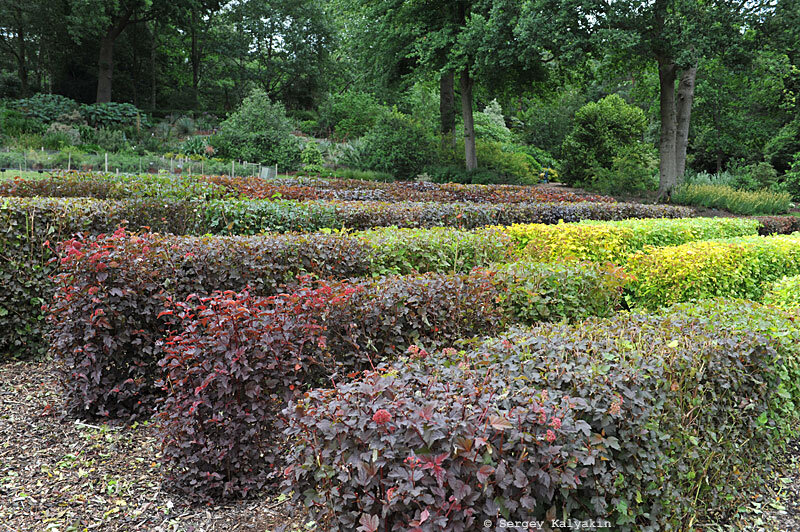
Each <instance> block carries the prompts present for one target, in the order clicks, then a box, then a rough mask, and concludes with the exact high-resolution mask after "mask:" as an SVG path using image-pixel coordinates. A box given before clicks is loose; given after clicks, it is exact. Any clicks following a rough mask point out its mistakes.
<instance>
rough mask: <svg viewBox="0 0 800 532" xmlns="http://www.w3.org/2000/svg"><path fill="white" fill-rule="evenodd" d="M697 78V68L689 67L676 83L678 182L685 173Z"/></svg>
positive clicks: (676, 164) (676, 163)
mask: <svg viewBox="0 0 800 532" xmlns="http://www.w3.org/2000/svg"><path fill="white" fill-rule="evenodd" d="M696 78H697V67H696V66H694V65H693V66H691V67H689V68H687V69H686V70H684V71H683V72H681V78H680V82H679V83H678V99H677V101H676V102H675V120H676V132H675V136H676V138H675V150H676V152H675V166H676V170H677V172H676V177H677V179H678V181H681V180H683V174H684V172H685V171H686V149H687V147H688V146H689V122H690V121H691V118H692V102H693V101H694V82H695V79H696Z"/></svg>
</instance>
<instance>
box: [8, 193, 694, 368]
mask: <svg viewBox="0 0 800 532" xmlns="http://www.w3.org/2000/svg"><path fill="white" fill-rule="evenodd" d="M351 207H352V210H349V209H351ZM373 207H374V208H375V209H376V210H375V211H374V212H373V211H371V210H370V209H372V208H373ZM606 208H610V209H612V210H606ZM470 209H472V210H470ZM514 209H517V210H516V211H514ZM641 209H644V211H642V210H641ZM653 209H654V208H652V207H645V206H635V205H628V204H614V205H611V206H608V205H605V204H590V203H581V204H562V205H559V204H530V205H525V204H520V205H516V206H495V205H477V204H474V205H471V206H470V205H466V204H464V205H438V204H436V205H427V204H426V205H424V206H421V205H420V204H414V205H413V206H409V205H405V204H380V205H371V204H368V203H358V204H339V205H335V204H333V203H326V202H306V203H297V202H264V201H242V202H240V201H210V202H187V201H180V200H173V199H169V198H164V199H157V198H145V199H135V200H124V201H123V200H96V199H86V198H72V199H66V198H65V199H54V198H29V199H19V198H0V282H2V283H3V285H4V286H5V287H6V288H7V289H6V290H4V291H3V293H2V294H0V329H2V330H3V331H4V334H3V335H2V337H0V352H2V353H4V354H6V355H12V356H22V355H31V354H38V353H42V352H43V351H44V350H45V349H46V346H45V344H44V342H43V341H42V336H43V335H42V333H43V315H42V313H41V311H40V310H39V307H40V306H41V305H42V303H44V302H46V301H49V300H50V296H51V294H52V286H51V284H50V283H49V282H48V276H49V275H50V274H51V273H52V272H53V271H54V265H53V264H51V263H49V262H48V261H49V260H50V259H52V258H53V257H54V252H53V250H52V249H51V247H48V246H46V245H45V243H51V244H55V243H56V242H59V241H64V240H67V239H69V238H71V237H72V235H74V234H79V233H80V234H84V235H93V234H100V233H109V232H113V231H114V230H115V229H116V228H117V227H119V226H121V225H122V226H127V227H129V228H131V229H134V230H138V229H140V228H143V227H147V228H148V230H152V231H158V232H164V233H175V234H204V233H209V232H210V233H222V234H231V233H244V234H248V233H256V232H260V231H263V230H266V229H272V230H275V231H289V230H292V229H299V230H302V231H314V230H317V229H320V228H325V227H333V226H336V225H337V224H345V225H348V224H349V225H351V226H355V227H367V226H370V227H371V225H372V224H374V223H376V221H377V222H379V223H390V222H393V221H394V222H400V223H403V224H406V225H418V224H422V225H429V224H436V223H452V224H455V225H460V226H462V227H470V226H477V225H483V224H484V223H492V224H496V223H513V222H515V221H520V219H518V218H516V217H517V216H522V217H523V218H522V219H527V220H538V221H542V222H557V221H558V220H559V219H568V220H569V219H579V218H580V217H585V216H603V217H623V216H632V215H647V214H651V215H667V216H672V215H676V216H677V215H680V214H681V213H679V212H677V211H675V209H672V208H666V210H664V211H663V212H662V211H660V210H658V209H655V210H653ZM368 224H369V225H368ZM434 231H436V230H434ZM388 232H389V233H394V230H388ZM445 233H446V232H445ZM396 234H397V235H402V236H403V237H404V238H407V237H410V236H413V238H415V239H417V238H423V235H424V233H414V232H411V233H409V232H397V233H396ZM441 234H443V233H441V232H439V233H436V232H434V233H431V235H432V236H430V238H432V239H433V240H437V239H438V243H439V244H445V242H443V241H442V240H441V239H439V238H438V237H437V236H435V235H441ZM454 234H455V233H453V235H454ZM495 234H497V235H498V236H497V237H496V238H498V239H499V241H498V242H497V246H498V247H499V246H504V245H505V243H506V241H507V240H508V239H507V238H504V237H503V236H502V234H500V233H495ZM375 238H380V237H378V236H376V237H375ZM459 238H462V237H459ZM463 238H466V239H469V238H471V237H469V236H465V237H463ZM481 238H482V237H481ZM393 240H394V241H395V242H396V243H399V239H397V238H394V239H393ZM487 242H488V240H487ZM411 244H412V243H410V242H409V243H408V245H411ZM454 246H455V248H454V249H453V252H457V253H463V252H464V247H463V246H461V245H460V244H458V245H454ZM487 246H489V244H487ZM489 247H490V246H489ZM395 251H396V249H395V248H392V249H386V250H385V252H386V253H394V252H395ZM437 253H441V252H438V251H436V250H431V257H430V261H432V262H433V263H437V264H439V263H441V260H439V259H437V258H436V257H435V255H436V254H437ZM462 256H467V257H468V255H462ZM386 260H389V258H388V257H387V259H386ZM392 260H394V261H395V262H396V265H395V266H394V267H393V268H395V269H394V270H392V271H395V272H409V271H411V269H413V268H414V266H413V265H412V266H411V267H410V268H404V267H402V262H403V261H404V260H405V259H403V258H402V257H401V256H396V257H395V258H394V259H392ZM433 268H434V269H438V268H439V266H435V267H433ZM456 269H457V270H459V271H461V269H462V268H461V267H459V266H457V265H456ZM225 288H228V287H225Z"/></svg>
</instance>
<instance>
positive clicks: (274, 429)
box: [159, 264, 621, 498]
mask: <svg viewBox="0 0 800 532" xmlns="http://www.w3.org/2000/svg"><path fill="white" fill-rule="evenodd" d="M516 273H519V272H516ZM525 274H526V275H525V277H524V280H522V281H521V282H520V279H519V278H517V277H513V276H508V275H507V274H503V273H496V272H492V271H486V270H476V271H474V272H472V273H471V274H469V275H433V274H429V275H425V276H411V277H401V278H383V279H381V280H379V281H372V282H362V283H356V284H353V283H334V284H328V283H320V284H318V285H301V286H300V287H299V288H298V290H297V291H295V292H294V293H291V294H280V295H278V296H275V297H273V298H269V299H263V298H261V299H259V298H254V297H252V296H250V295H249V294H236V293H232V292H227V293H218V294H215V295H214V296H212V297H209V298H202V299H200V300H199V301H189V302H187V303H184V304H179V305H177V309H178V311H179V318H180V323H179V327H178V328H177V330H178V334H177V335H175V336H172V337H171V338H169V339H168V340H167V344H166V348H165V351H166V357H165V358H164V360H162V361H161V362H160V363H159V364H160V365H161V366H163V367H164V368H165V370H166V379H165V383H166V384H165V391H166V398H165V402H164V408H163V412H162V414H161V420H162V423H161V430H162V434H163V436H164V439H165V446H164V461H165V464H166V466H167V469H168V470H169V472H170V478H171V480H172V482H173V483H174V484H175V485H176V486H177V487H179V488H180V489H182V490H184V491H186V492H187V493H188V494H189V495H191V496H194V497H200V498H209V497H218V496H231V495H246V494H247V493H248V492H249V491H250V490H252V489H259V488H262V487H264V486H265V485H266V484H267V482H268V481H269V480H270V479H274V478H275V477H276V475H277V476H278V477H279V475H280V472H281V471H282V470H283V469H282V468H281V467H277V466H279V465H280V457H279V456H278V454H277V453H278V451H279V450H281V449H283V448H284V447H285V446H284V445H283V444H282V442H281V441H280V426H281V424H282V422H281V420H280V419H279V418H278V412H279V410H280V408H281V405H285V402H286V401H287V400H288V399H289V398H291V397H293V396H295V395H296V394H299V393H300V392H301V391H302V390H305V389H307V388H308V387H309V386H310V385H312V384H313V383H322V384H323V385H326V384H328V383H329V382H330V379H334V380H335V381H336V382H344V381H345V380H346V379H347V375H348V374H351V373H350V372H353V371H359V370H364V369H369V368H372V369H374V368H375V367H377V366H379V365H381V364H383V363H387V362H389V361H391V360H394V359H396V358H398V357H399V356H401V355H402V354H404V353H406V352H407V351H409V352H410V353H412V354H413V355H414V356H426V353H427V351H426V349H428V350H431V349H436V348H439V347H444V346H449V345H453V344H455V343H456V342H457V341H459V339H461V338H470V337H473V336H475V335H486V334H491V333H493V332H496V331H498V330H499V329H500V328H502V327H504V326H505V325H506V324H507V323H508V322H518V321H522V322H531V321H538V320H540V319H544V318H549V319H554V318H578V317H583V316H586V315H587V313H589V312H597V313H599V314H601V315H610V314H611V313H612V312H614V310H615V309H616V308H618V305H619V303H620V294H621V291H620V289H619V286H620V279H619V276H618V272H616V271H614V270H606V269H602V268H600V267H598V266H596V265H578V264H573V265H569V266H564V265H562V266H559V267H556V268H550V267H547V266H543V265H529V266H528V269H527V270H526V271H525ZM534 285H541V286H550V287H555V286H557V285H562V286H564V287H565V288H566V289H567V291H569V292H571V293H572V294H586V295H585V296H583V297H584V299H585V300H586V301H589V302H591V308H590V309H588V308H586V306H585V305H582V304H581V301H577V300H573V299H571V298H563V305H561V306H558V305H553V306H552V308H551V310H550V312H549V313H548V314H547V315H542V314H539V313H537V312H535V311H534V312H531V309H532V308H534V307H535V306H536V303H538V302H539V301H531V302H527V301H524V294H526V293H528V294H530V292H529V288H530V287H531V286H534ZM509 290H510V291H513V292H514V293H515V294H516V296H517V297H511V298H505V297H504V294H505V293H507V291H509ZM549 293H550V297H551V298H553V301H555V300H556V299H559V298H561V294H560V293H559V292H556V291H555V290H551V291H550V292H549ZM519 296H522V297H519ZM536 297H537V296H535V295H534V296H533V297H532V298H531V299H532V300H535V299H536ZM420 346H424V348H423V347H420Z"/></svg>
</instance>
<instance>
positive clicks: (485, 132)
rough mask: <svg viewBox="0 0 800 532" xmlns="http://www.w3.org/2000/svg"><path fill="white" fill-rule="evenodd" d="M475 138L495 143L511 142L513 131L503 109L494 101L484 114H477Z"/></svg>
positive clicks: (475, 118)
mask: <svg viewBox="0 0 800 532" xmlns="http://www.w3.org/2000/svg"><path fill="white" fill-rule="evenodd" d="M474 120H475V137H476V138H478V139H482V140H491V141H495V142H511V139H512V134H511V130H510V129H508V126H506V121H505V118H503V108H502V107H500V104H499V103H498V101H497V100H492V101H491V102H489V104H488V105H487V106H486V107H485V108H484V110H483V111H482V112H479V113H475V117H474Z"/></svg>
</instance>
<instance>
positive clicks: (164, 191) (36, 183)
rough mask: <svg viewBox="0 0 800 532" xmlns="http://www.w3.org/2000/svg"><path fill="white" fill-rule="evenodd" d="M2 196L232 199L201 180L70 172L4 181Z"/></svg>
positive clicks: (1, 184)
mask: <svg viewBox="0 0 800 532" xmlns="http://www.w3.org/2000/svg"><path fill="white" fill-rule="evenodd" d="M0 196H5V197H23V198H30V197H43V198H97V199H136V198H138V199H144V198H161V199H172V200H184V199H196V200H210V199H220V198H225V197H232V196H235V194H231V192H229V190H228V189H227V188H226V187H222V186H219V185H215V184H213V183H210V182H208V181H204V180H200V179H192V178H186V177H182V176H173V175H165V174H142V175H138V176H120V175H113V174H78V173H70V174H67V175H65V176H62V177H56V178H45V179H30V180H28V179H20V178H17V179H14V180H9V181H3V182H0Z"/></svg>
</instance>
